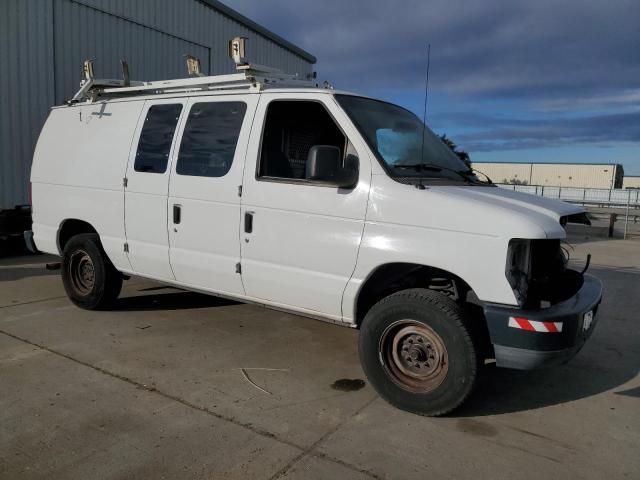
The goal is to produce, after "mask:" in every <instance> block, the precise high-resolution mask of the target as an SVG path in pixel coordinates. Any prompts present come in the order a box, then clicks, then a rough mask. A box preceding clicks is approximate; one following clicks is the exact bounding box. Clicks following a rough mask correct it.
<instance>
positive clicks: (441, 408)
mask: <svg viewBox="0 0 640 480" xmlns="http://www.w3.org/2000/svg"><path fill="white" fill-rule="evenodd" d="M359 350H360V361H361V362H362V367H363V369H364V372H365V374H366V375H367V378H368V379H369V381H370V382H371V384H372V385H373V387H374V388H375V389H376V391H377V392H378V393H379V394H380V396H381V397H383V398H384V399H385V400H387V401H388V402H389V403H391V404H392V405H394V406H396V407H398V408H400V409H402V410H407V411H409V412H413V413H417V414H420V415H427V416H438V415H444V414H446V413H449V412H451V411H452V410H454V409H455V408H457V407H458V406H460V405H461V404H462V402H464V400H465V399H466V398H467V397H468V396H469V394H470V393H471V391H472V390H473V386H474V384H475V381H476V375H477V371H478V362H479V356H478V354H477V350H476V348H475V346H474V343H473V341H472V338H471V335H470V331H469V328H468V327H467V325H466V319H465V316H464V312H463V310H462V308H461V307H460V306H459V305H458V304H456V303H455V302H454V301H453V300H451V299H449V298H448V297H445V296H444V295H442V294H440V293H436V292H433V291H431V290H426V289H417V288H416V289H410V290H403V291H400V292H397V293H395V294H393V295H390V296H388V297H386V298H384V299H382V300H381V301H380V302H378V303H377V304H376V305H374V306H373V307H372V308H371V310H369V312H368V313H367V315H366V317H365V319H364V321H363V323H362V327H361V329H360V338H359Z"/></svg>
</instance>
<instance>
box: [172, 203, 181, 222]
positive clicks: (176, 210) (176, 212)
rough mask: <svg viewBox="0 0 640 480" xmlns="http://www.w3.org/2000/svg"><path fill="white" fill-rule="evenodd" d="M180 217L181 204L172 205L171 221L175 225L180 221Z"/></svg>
mask: <svg viewBox="0 0 640 480" xmlns="http://www.w3.org/2000/svg"><path fill="white" fill-rule="evenodd" d="M181 219H182V205H174V206H173V223H175V224H176V225H177V224H179V223H180V220H181Z"/></svg>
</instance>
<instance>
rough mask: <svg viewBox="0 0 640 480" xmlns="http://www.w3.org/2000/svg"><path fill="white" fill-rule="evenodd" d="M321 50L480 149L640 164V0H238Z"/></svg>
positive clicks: (337, 71)
mask: <svg viewBox="0 0 640 480" xmlns="http://www.w3.org/2000/svg"><path fill="white" fill-rule="evenodd" d="M225 3H227V4H228V5H229V6H230V7H232V8H235V9H236V10H238V11H239V12H240V13H242V14H244V15H246V16H248V17H249V18H251V19H252V20H255V21H257V22H258V23H260V24H262V25H264V26H266V27H267V28H269V29H271V30H273V31H274V32H276V33H278V34H279V35H281V36H283V37H285V38H287V39H288V40H290V41H292V42H293V43H295V44H296V45H299V46H301V47H302V48H304V49H305V50H307V51H309V52H310V53H312V54H314V55H315V56H316V57H317V58H318V64H317V65H316V70H317V72H318V78H319V79H320V80H325V79H328V80H329V81H331V83H333V84H334V85H335V86H336V88H340V89H345V90H351V91H356V92H359V93H364V94H368V95H372V96H376V97H379V98H383V99H386V100H390V101H393V102H394V103H398V104H400V105H403V106H405V107H407V108H409V109H410V110H413V111H414V112H416V113H418V114H419V115H420V116H421V115H422V105H423V98H424V97H423V95H424V76H425V69H426V46H427V43H431V71H430V79H429V104H428V110H427V123H428V124H429V126H430V127H431V128H432V129H433V130H434V131H436V132H437V133H446V134H447V135H448V136H449V137H451V138H452V139H453V140H454V141H455V142H456V143H458V144H459V145H460V146H461V147H462V148H464V149H466V150H467V151H468V152H469V153H470V155H471V159H472V160H475V161H527V162H530V161H538V162H563V161H564V162H593V163H596V162H603V163H613V162H616V163H622V164H623V165H624V168H625V172H626V173H627V174H632V175H640V1H638V0H607V1H604V0H597V1H596V0H562V1H557V0H554V1H551V0H535V1H513V0H512V1H509V0H482V1H478V0H476V1H473V0H404V1H377V0H323V1H318V0H269V1H260V2H259V1H257V0H226V2H225Z"/></svg>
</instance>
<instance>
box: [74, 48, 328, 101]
mask: <svg viewBox="0 0 640 480" xmlns="http://www.w3.org/2000/svg"><path fill="white" fill-rule="evenodd" d="M245 43H246V39H245V38H243V37H236V38H234V39H232V40H231V41H230V42H229V56H230V57H231V58H232V59H233V61H234V63H235V64H236V71H237V73H232V74H227V75H212V76H202V74H201V73H200V60H199V59H197V58H196V57H193V56H191V55H186V58H187V70H188V72H189V74H190V75H192V77H191V78H180V79H173V80H158V81H153V82H144V81H133V80H129V67H128V65H127V62H125V61H124V60H122V61H121V62H122V73H123V79H122V80H115V79H98V78H95V76H94V72H93V60H85V62H84V65H83V69H82V72H83V79H82V81H81V82H80V90H78V92H77V93H76V94H75V95H74V96H73V98H72V99H71V100H69V101H68V102H67V103H68V104H73V103H77V102H80V101H82V100H85V101H89V102H92V101H95V100H96V99H97V98H98V97H99V96H108V97H109V98H113V97H118V96H130V95H135V94H147V95H152V94H162V93H174V92H191V91H197V90H203V91H210V90H238V89H247V90H249V91H260V90H262V89H263V88H264V87H265V86H277V87H307V88H308V87H317V86H318V85H317V83H315V82H313V80H312V79H313V78H315V74H314V75H313V76H309V79H302V78H300V77H299V76H298V75H297V74H296V75H291V74H287V73H284V72H282V71H281V70H277V69H274V68H270V67H266V66H263V65H256V64H250V63H248V62H247V61H246V59H245Z"/></svg>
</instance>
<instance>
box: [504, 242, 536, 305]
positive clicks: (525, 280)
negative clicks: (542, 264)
mask: <svg viewBox="0 0 640 480" xmlns="http://www.w3.org/2000/svg"><path fill="white" fill-rule="evenodd" d="M505 273H506V275H507V280H508V281H509V285H511V288H512V289H513V293H514V294H515V296H516V300H517V301H518V304H519V305H520V306H523V305H524V303H525V301H526V300H527V293H528V290H529V279H530V275H531V241H530V240H522V239H517V238H516V239H513V240H511V241H510V242H509V249H508V250H507V264H506V266H505Z"/></svg>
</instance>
